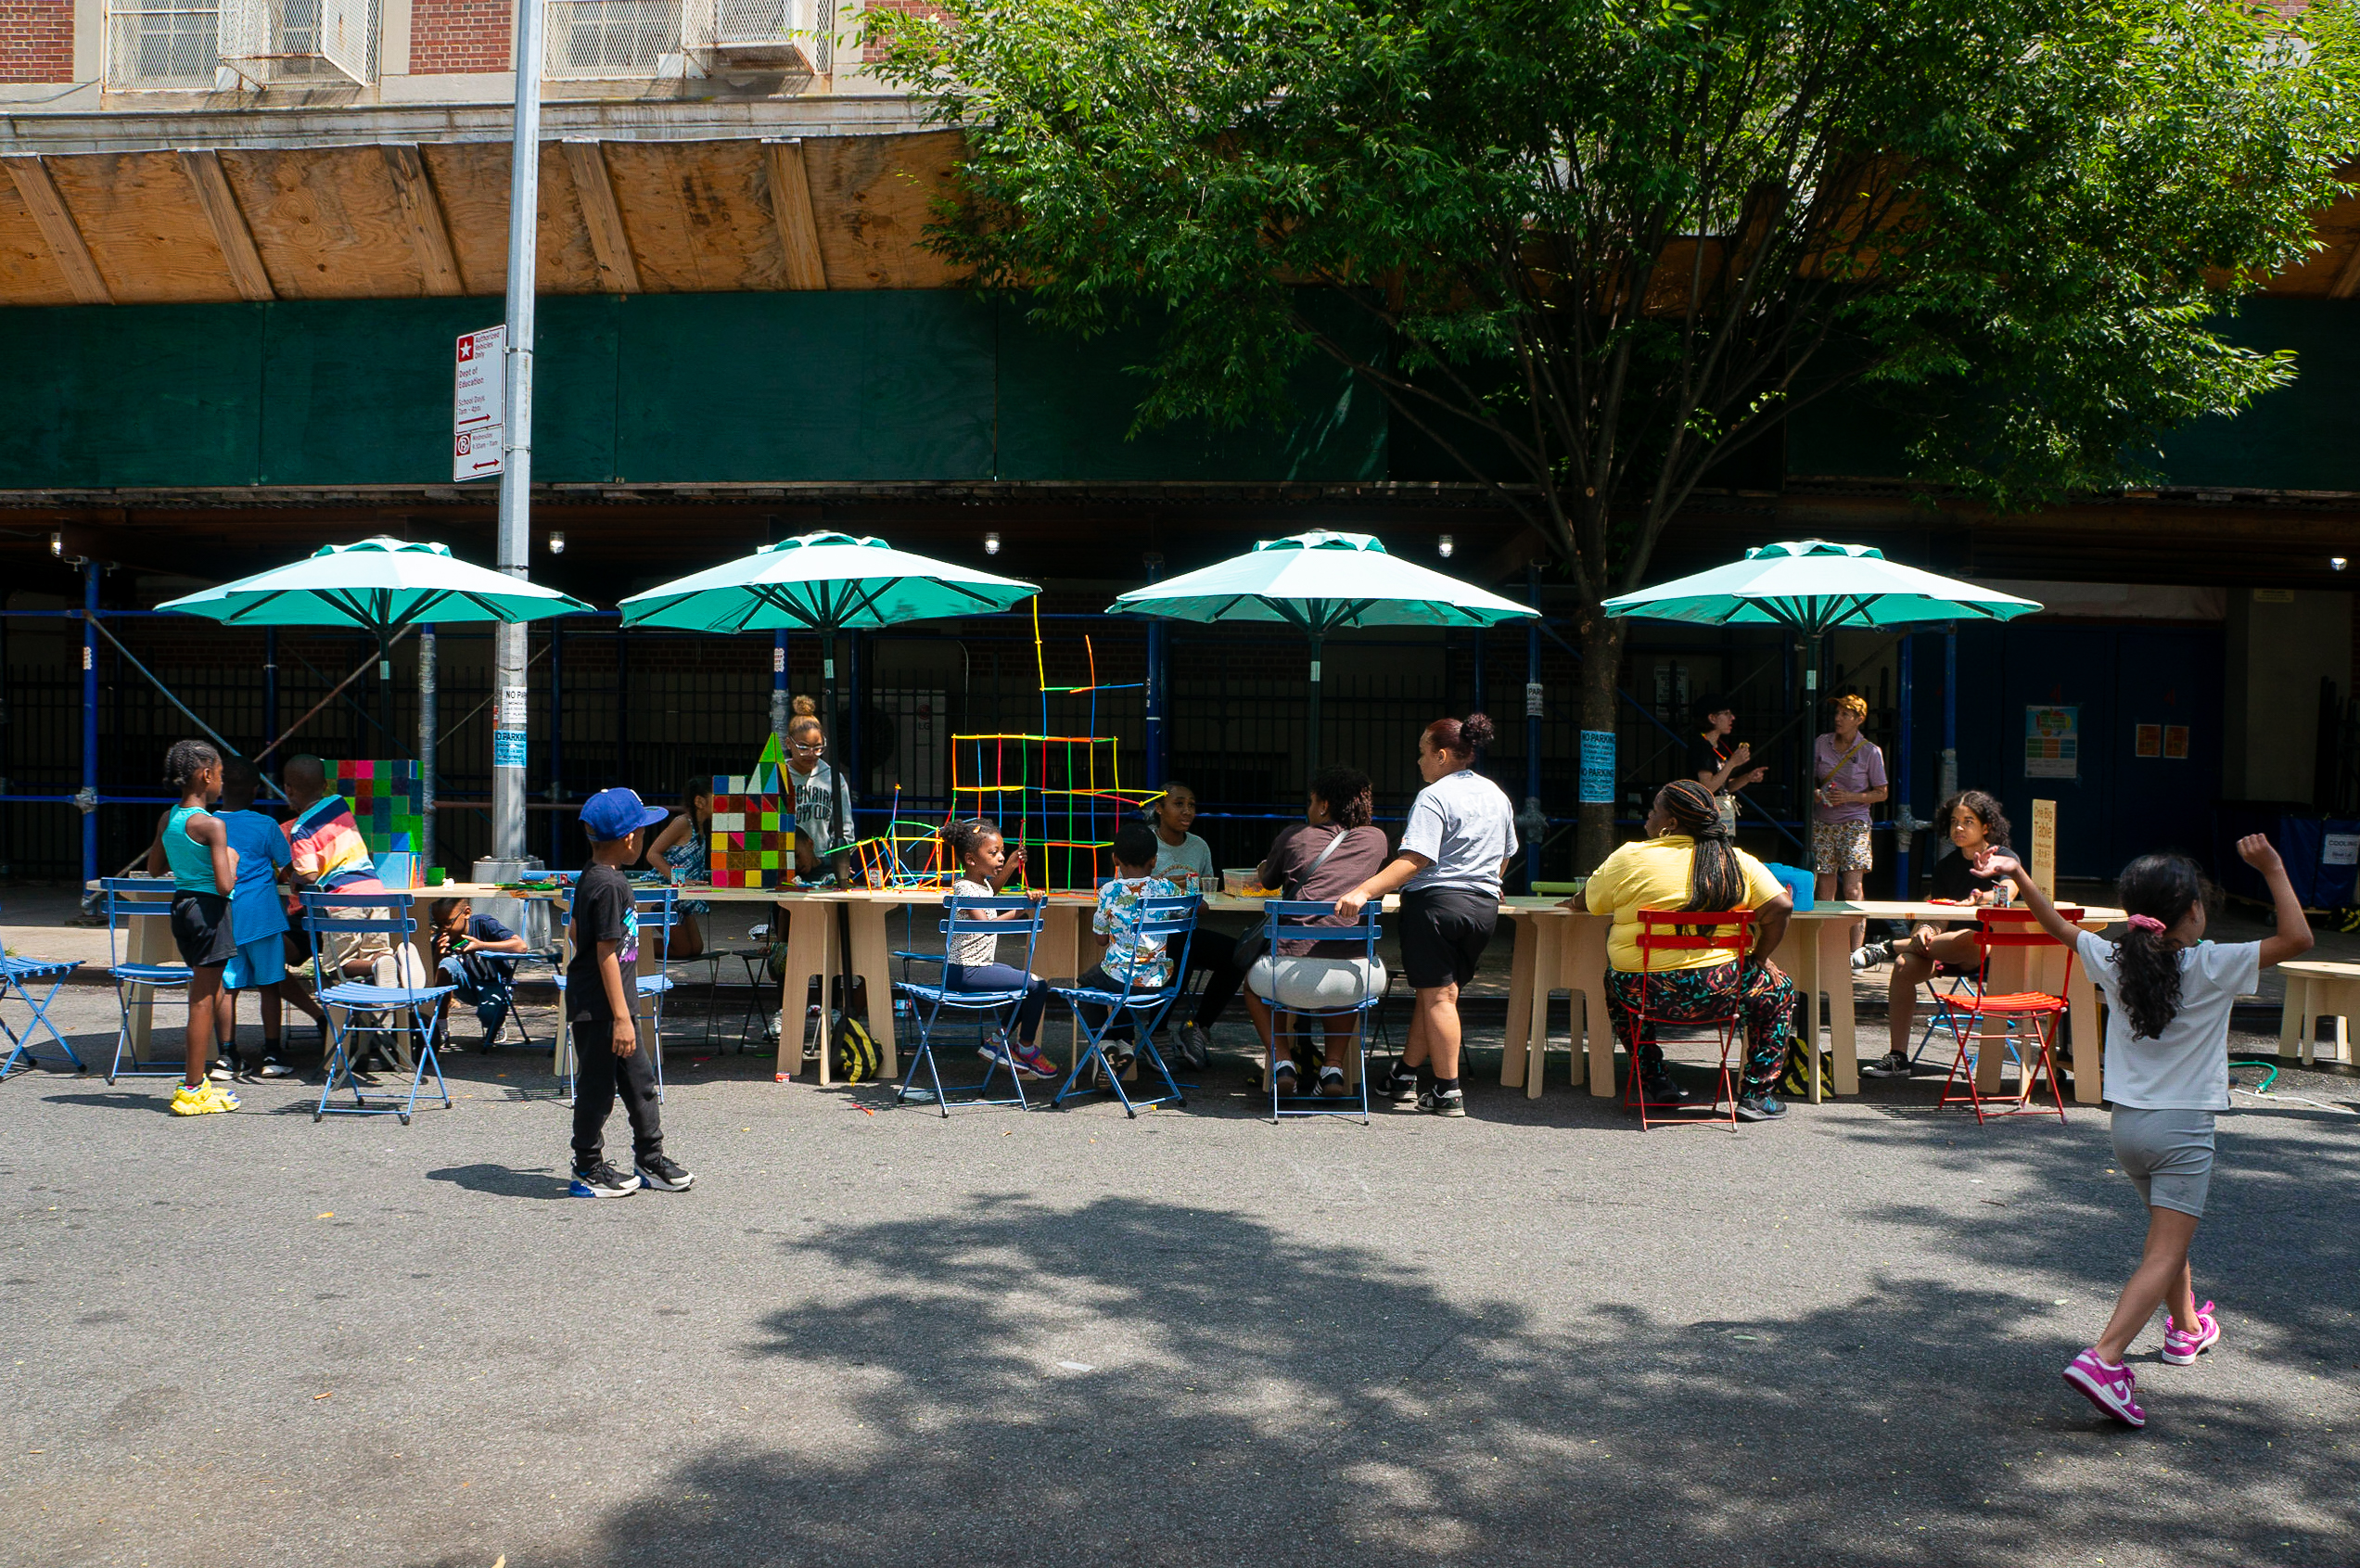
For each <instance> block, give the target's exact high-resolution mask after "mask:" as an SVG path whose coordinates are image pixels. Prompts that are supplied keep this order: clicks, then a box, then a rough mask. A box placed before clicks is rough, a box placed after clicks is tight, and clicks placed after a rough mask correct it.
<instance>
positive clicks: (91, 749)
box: [74, 561, 99, 887]
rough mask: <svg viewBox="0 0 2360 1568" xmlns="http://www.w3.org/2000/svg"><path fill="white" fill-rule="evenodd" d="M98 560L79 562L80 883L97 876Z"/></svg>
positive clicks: (94, 879) (85, 883) (83, 883)
mask: <svg viewBox="0 0 2360 1568" xmlns="http://www.w3.org/2000/svg"><path fill="white" fill-rule="evenodd" d="M98 569H99V568H98V563H97V562H96V561H84V562H83V564H82V794H81V795H80V796H79V797H77V798H76V799H75V801H74V804H75V805H77V806H79V807H81V808H82V885H83V886H84V887H88V886H90V885H91V884H92V883H94V882H96V881H97V880H98Z"/></svg>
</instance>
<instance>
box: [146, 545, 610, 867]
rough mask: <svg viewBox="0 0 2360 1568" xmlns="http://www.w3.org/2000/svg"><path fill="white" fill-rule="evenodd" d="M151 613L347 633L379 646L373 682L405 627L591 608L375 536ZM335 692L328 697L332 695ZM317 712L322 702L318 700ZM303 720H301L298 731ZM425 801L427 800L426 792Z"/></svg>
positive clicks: (421, 759)
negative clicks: (347, 630) (364, 634)
mask: <svg viewBox="0 0 2360 1568" xmlns="http://www.w3.org/2000/svg"><path fill="white" fill-rule="evenodd" d="M156 607H157V608H158V609H160V610H177V611H179V612H180V613H182V614H183V615H198V616H206V617H209V618H211V619H214V620H218V621H220V622H221V623H222V624H223V625H224V626H323V627H337V628H344V627H351V628H354V629H357V630H359V631H365V632H367V633H369V634H370V635H371V636H372V637H374V638H376V645H377V671H378V676H379V679H380V681H386V678H388V677H389V676H390V675H391V673H392V670H391V668H390V664H389V658H388V651H389V644H391V643H392V641H393V639H394V638H395V637H397V636H399V635H400V634H401V633H402V631H405V630H406V629H408V628H409V627H412V626H419V625H444V624H449V623H452V622H457V621H478V622H481V621H499V622H503V623H506V624H512V625H513V624H515V623H517V622H520V621H528V620H546V619H548V618H551V617H553V616H561V615H580V614H583V613H584V612H586V611H588V610H590V609H591V608H592V606H589V605H586V604H584V603H582V602H581V601H580V599H577V598H575V597H573V596H572V595H571V594H568V593H558V592H557V591H556V590H555V589H554V588H545V587H542V585H540V584H539V583H535V582H530V581H528V580H525V579H523V578H520V577H510V576H508V575H507V574H506V573H504V572H496V571H492V570H490V569H489V568H487V567H478V566H474V565H471V564H469V563H468V562H466V561H462V560H460V559H459V558H458V557H457V556H455V555H452V554H451V551H450V548H449V547H448V546H447V545H441V544H429V543H424V542H411V541H409V540H404V539H390V538H388V537H386V536H384V535H382V534H380V535H378V536H377V537H376V538H374V539H364V540H362V541H360V542H357V543H353V544H324V545H322V546H320V548H319V549H317V550H315V551H313V553H312V554H311V555H306V556H305V557H303V559H301V560H300V561H297V562H295V563H294V564H293V565H291V566H285V567H274V568H273V569H272V570H270V571H266V572H257V573H256V574H255V575H254V576H252V577H242V578H239V579H238V580H236V581H235V582H224V583H223V584H222V585H221V586H219V587H218V588H208V589H206V590H205V591H204V592H202V593H190V594H187V595H185V597H182V598H178V599H173V600H170V601H168V602H166V603H164V604H161V605H159V606H156ZM380 689H381V690H383V691H384V692H385V693H386V696H385V714H384V720H383V729H384V732H385V734H386V738H387V739H388V740H389V741H390V740H391V739H392V735H393V713H392V701H393V699H392V695H391V687H390V684H389V682H388V683H386V684H385V685H383V686H381V688H380ZM334 695H335V694H334V693H330V694H329V696H330V697H331V698H332V697H333V696H334ZM321 706H322V707H325V706H326V705H325V702H323V703H322V704H321ZM313 711H314V712H316V711H318V709H317V708H314V709H313ZM309 717H310V715H309V714H307V715H305V718H309ZM433 721H434V716H433V714H432V711H431V705H430V704H429V703H427V702H425V701H421V703H420V705H419V714H418V763H419V767H420V769H421V771H423V772H424V773H425V774H426V776H427V788H428V790H429V792H431V790H432V787H433V784H432V780H433V775H434V733H433ZM301 723H302V720H297V721H296V727H298V728H300V726H301ZM289 733H293V732H292V731H291V730H290V731H289ZM279 738H280V739H284V738H285V736H281V737H279ZM272 744H273V745H276V744H277V743H276V742H275V741H274V742H273V743H272ZM265 749H267V748H265ZM428 798H429V799H431V798H432V797H431V793H429V796H428ZM433 820H434V819H433V818H432V817H431V816H429V817H428V818H427V822H429V823H431V822H433ZM430 834H431V829H429V837H428V839H427V858H428V859H431V858H432V845H433V840H432V837H431V836H430Z"/></svg>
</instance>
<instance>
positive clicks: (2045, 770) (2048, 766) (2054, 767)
mask: <svg viewBox="0 0 2360 1568" xmlns="http://www.w3.org/2000/svg"><path fill="white" fill-rule="evenodd" d="M2081 729H2082V710H2081V709H2080V708H2078V707H2064V708H2059V707H2053V706H2049V707H2027V708H2025V709H2024V777H2026V778H2028V779H2077V778H2080V777H2081V773H2082V765H2081V754H2082V737H2081Z"/></svg>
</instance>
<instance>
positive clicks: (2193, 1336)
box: [2163, 1301, 2221, 1367]
mask: <svg viewBox="0 0 2360 1568" xmlns="http://www.w3.org/2000/svg"><path fill="white" fill-rule="evenodd" d="M2220 1343H2221V1323H2220V1319H2217V1318H2215V1317H2213V1304H2212V1303H2211V1302H2209V1301H2208V1302H2206V1303H2205V1304H2204V1305H2203V1306H2201V1307H2198V1308H2197V1309H2196V1327H2195V1329H2194V1330H2193V1331H2189V1330H2186V1329H2182V1328H2179V1327H2178V1326H2176V1325H2175V1323H2174V1322H2173V1321H2172V1317H2171V1314H2169V1313H2165V1314H2164V1316H2163V1359H2165V1360H2166V1361H2169V1362H2170V1363H2171V1364H2172V1365H2174V1366H2175V1367H2186V1366H2189V1365H2192V1364H2193V1363H2194V1362H2195V1360H2196V1358H2198V1357H2199V1356H2201V1355H2203V1354H2204V1353H2205V1352H2206V1351H2208V1350H2210V1349H2212V1348H2213V1346H2214V1345H2218V1344H2220Z"/></svg>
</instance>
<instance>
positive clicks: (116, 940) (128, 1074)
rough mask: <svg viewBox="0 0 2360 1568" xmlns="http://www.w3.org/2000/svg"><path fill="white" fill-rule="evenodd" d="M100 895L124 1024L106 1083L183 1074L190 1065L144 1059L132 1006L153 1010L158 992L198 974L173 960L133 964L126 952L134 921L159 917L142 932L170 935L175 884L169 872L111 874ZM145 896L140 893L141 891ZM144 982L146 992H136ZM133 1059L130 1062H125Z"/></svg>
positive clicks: (180, 985) (118, 1010)
mask: <svg viewBox="0 0 2360 1568" xmlns="http://www.w3.org/2000/svg"><path fill="white" fill-rule="evenodd" d="M98 891H99V896H100V898H101V899H103V900H104V902H105V904H106V908H107V966H108V968H109V969H111V970H112V971H113V972H114V976H115V1011H116V1013H117V1014H118V1016H119V1017H120V1019H121V1024H120V1026H118V1028H117V1029H116V1031H115V1059H114V1061H113V1062H112V1063H111V1064H108V1068H107V1081H108V1083H113V1082H114V1081H115V1080H116V1079H117V1078H134V1077H138V1078H154V1077H163V1076H164V1075H165V1074H167V1073H170V1074H171V1075H172V1077H180V1076H181V1075H182V1074H183V1073H185V1071H186V1070H187V1066H186V1063H185V1062H184V1061H181V1060H174V1061H173V1062H172V1063H171V1064H163V1063H159V1062H144V1061H142V1060H140V1056H139V1048H138V1047H137V1046H136V1045H134V1043H133V1042H132V1038H131V1010H132V1007H133V1005H134V1003H139V1002H144V1003H145V1005H146V1006H147V1008H148V1009H149V1011H150V1012H151V1013H152V1012H153V1011H154V1008H155V1003H156V993H157V992H159V991H168V990H179V989H182V988H185V987H186V986H187V984H188V982H189V981H190V979H191V978H193V976H192V975H190V974H189V972H188V965H186V964H185V963H180V962H172V963H134V962H131V961H130V960H129V959H127V958H125V957H124V956H123V951H122V943H123V939H124V938H126V937H129V936H130V935H131V934H132V932H133V931H134V929H135V928H134V925H133V924H132V923H133V922H134V921H141V920H160V921H162V922H163V923H164V924H161V925H158V926H149V927H147V928H145V930H143V932H142V935H148V934H152V933H154V932H157V931H162V932H167V933H169V932H170V931H171V930H172V878H170V877H166V876H110V877H108V878H106V879H105V880H104V881H102V882H100V883H99V884H98ZM143 894H144V895H146V897H141V895H143ZM142 986H145V987H146V988H147V996H146V997H145V998H141V997H139V996H137V995H135V992H136V991H137V990H138V988H140V987H142ZM126 1060H128V1061H129V1062H130V1065H129V1066H125V1065H123V1064H124V1062H125V1061H126Z"/></svg>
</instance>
